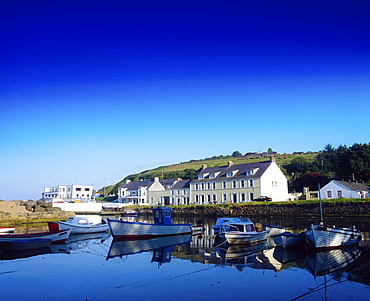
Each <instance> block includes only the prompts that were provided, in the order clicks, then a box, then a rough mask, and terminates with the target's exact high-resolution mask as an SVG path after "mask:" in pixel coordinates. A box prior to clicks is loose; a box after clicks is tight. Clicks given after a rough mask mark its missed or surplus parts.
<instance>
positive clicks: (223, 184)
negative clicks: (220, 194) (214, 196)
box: [222, 181, 226, 189]
mask: <svg viewBox="0 0 370 301" xmlns="http://www.w3.org/2000/svg"><path fill="white" fill-rule="evenodd" d="M222 188H223V189H226V181H223V182H222Z"/></svg>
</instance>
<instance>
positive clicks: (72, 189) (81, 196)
mask: <svg viewBox="0 0 370 301" xmlns="http://www.w3.org/2000/svg"><path fill="white" fill-rule="evenodd" d="M93 190H94V187H93V186H92V185H78V184H72V185H65V186H55V187H45V188H44V192H43V193H42V199H43V200H44V201H45V202H53V203H57V202H63V203H64V202H65V203H68V202H75V203H88V202H93V201H94V199H93V198H92V195H93Z"/></svg>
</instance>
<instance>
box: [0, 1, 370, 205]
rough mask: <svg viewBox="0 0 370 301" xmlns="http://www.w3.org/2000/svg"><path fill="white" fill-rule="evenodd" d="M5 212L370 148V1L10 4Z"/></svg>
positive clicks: (1, 9)
mask: <svg viewBox="0 0 370 301" xmlns="http://www.w3.org/2000/svg"><path fill="white" fill-rule="evenodd" d="M0 26H1V28H2V29H1V31H0V38H1V44H0V54H1V58H2V59H1V61H0V68H1V69H0V70H2V72H0V101H1V110H0V138H1V147H0V162H1V167H0V199H4V200H12V199H38V198H40V197H41V193H42V191H43V188H44V187H47V186H54V185H69V184H73V183H76V182H77V183H78V184H89V185H90V184H93V185H94V187H95V188H101V187H102V186H103V185H104V183H106V184H107V185H109V184H114V183H116V182H118V181H119V180H121V179H122V178H124V177H125V176H127V175H128V174H131V173H136V172H139V171H141V170H145V169H150V168H154V167H157V166H160V165H169V164H173V163H178V162H183V161H188V160H191V159H200V158H205V157H212V156H214V155H221V154H222V155H226V154H231V153H232V152H233V151H235V150H238V151H240V152H242V153H246V152H252V151H266V150H267V149H268V148H269V147H271V148H272V149H274V150H276V151H278V152H279V153H284V152H287V153H292V152H294V151H319V150H322V149H323V148H324V147H325V145H326V144H328V143H330V144H332V145H333V146H334V147H338V146H339V145H347V146H351V145H353V144H354V143H368V142H369V140H370V139H369V129H370V126H369V122H368V116H369V111H368V107H369V103H370V102H369V100H370V99H369V95H370V35H369V32H370V2H369V1H341V0H336V1H322V0H320V1H318V0H313V1H296V0H292V1H281V0H279V1H277V0H276V1H269V0H266V1H249V0H235V1H233V0H229V1H216V0H213V1H201V0H197V1H195V0H194V1H192V0H187V1H182V0H178V1H167V0H163V1H140V0H138V1H122V0H120V1H111V0H104V1H97V0H90V1H81V0H74V1H69V0H65V1H50V0H33V1H27V0H24V1H18V0H3V1H1V3H0Z"/></svg>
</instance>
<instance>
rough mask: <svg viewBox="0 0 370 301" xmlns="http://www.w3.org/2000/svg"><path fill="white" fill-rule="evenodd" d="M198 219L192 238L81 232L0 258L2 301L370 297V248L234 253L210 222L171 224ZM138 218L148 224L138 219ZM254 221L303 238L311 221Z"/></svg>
mask: <svg viewBox="0 0 370 301" xmlns="http://www.w3.org/2000/svg"><path fill="white" fill-rule="evenodd" d="M98 218H100V217H98ZM104 218H106V217H105V216H104ZM112 218H115V217H112ZM126 219H134V218H126ZM198 219H202V220H203V221H204V223H205V228H206V229H205V231H204V232H203V233H198V234H199V235H194V236H190V235H181V236H174V237H167V238H161V239H152V240H138V241H120V242H113V240H112V237H111V236H110V235H109V233H99V234H84V235H73V236H71V237H70V238H69V240H68V241H67V243H66V244H61V245H51V246H50V247H47V248H42V249H34V250H27V251H12V252H2V253H1V255H0V277H1V281H0V291H1V295H0V296H1V297H0V300H53V301H54V300H55V301H59V300H174V301H178V300H230V301H231V300H347V299H350V300H352V301H354V300H368V298H369V292H370V280H369V275H370V258H369V248H368V244H367V245H366V244H364V246H362V247H358V246H355V247H351V248H347V249H339V250H334V251H327V252H319V253H316V252H310V253H308V252H304V251H287V250H283V249H280V248H277V247H274V246H273V243H272V242H271V241H266V242H263V243H260V244H255V245H252V246H242V247H233V246H227V245H225V244H224V243H222V242H220V241H217V240H215V237H214V235H213V232H212V225H213V224H214V222H215V218H205V217H204V218H199V217H197V218H183V217H182V218H179V219H178V220H176V219H175V220H174V222H184V221H189V222H192V223H195V222H196V221H197V220H198ZM137 220H142V221H144V220H146V221H149V220H150V218H149V217H140V216H139V217H138V218H137ZM252 220H253V221H254V222H255V223H257V222H259V223H262V224H275V223H276V222H279V223H280V225H281V226H285V227H287V229H288V230H290V231H293V232H300V231H301V230H302V229H303V227H302V224H306V225H307V224H308V223H309V221H302V220H297V221H294V220H287V221H275V220H272V219H271V220H261V219H252ZM313 222H315V221H313ZM328 222H330V223H336V224H337V226H353V225H354V226H356V227H357V228H359V229H361V230H362V231H363V232H364V239H365V240H367V242H368V240H369V232H370V221H369V220H366V219H356V220H353V221H350V222H351V225H348V224H344V221H342V220H339V221H328ZM346 222H348V221H346ZM39 230H44V229H39ZM18 231H23V232H26V231H38V229H35V228H33V229H30V228H27V229H25V228H24V229H22V228H20V229H18ZM366 246H367V247H366Z"/></svg>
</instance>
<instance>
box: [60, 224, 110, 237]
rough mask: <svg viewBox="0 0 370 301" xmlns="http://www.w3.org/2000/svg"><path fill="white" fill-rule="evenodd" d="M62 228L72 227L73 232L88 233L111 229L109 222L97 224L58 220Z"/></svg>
mask: <svg viewBox="0 0 370 301" xmlns="http://www.w3.org/2000/svg"><path fill="white" fill-rule="evenodd" d="M58 225H59V229H60V230H67V229H71V234H87V233H99V232H105V231H108V230H109V226H108V224H97V225H79V226H76V225H71V224H69V223H66V222H61V221H59V222H58Z"/></svg>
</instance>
